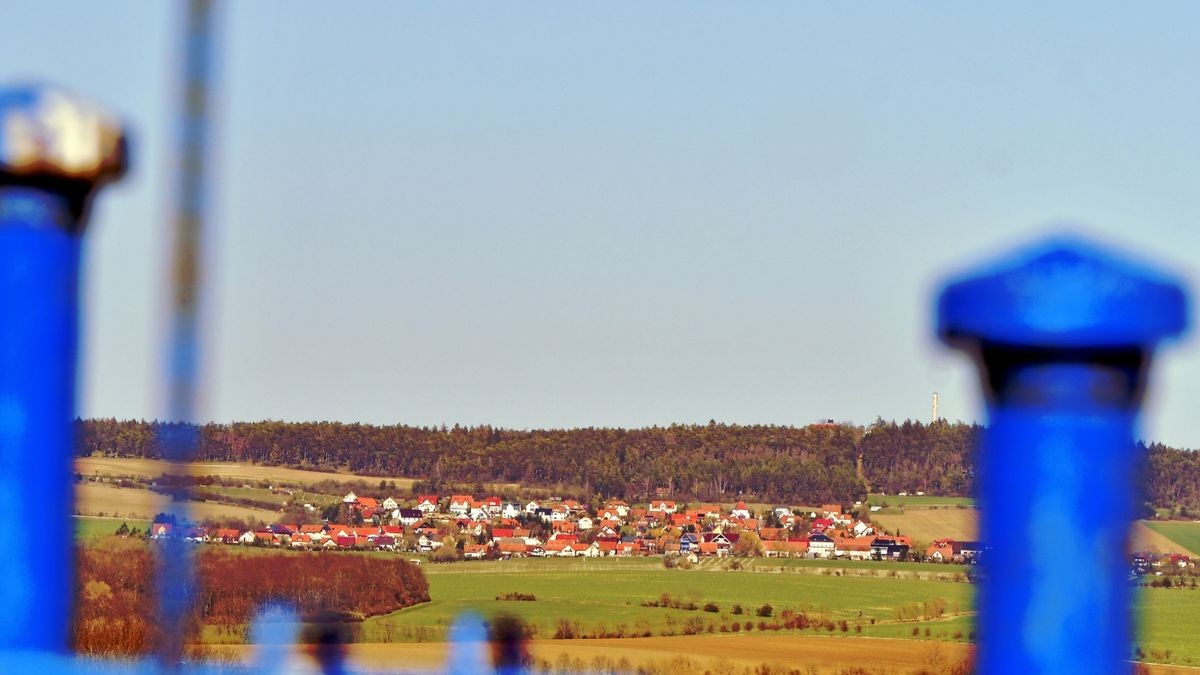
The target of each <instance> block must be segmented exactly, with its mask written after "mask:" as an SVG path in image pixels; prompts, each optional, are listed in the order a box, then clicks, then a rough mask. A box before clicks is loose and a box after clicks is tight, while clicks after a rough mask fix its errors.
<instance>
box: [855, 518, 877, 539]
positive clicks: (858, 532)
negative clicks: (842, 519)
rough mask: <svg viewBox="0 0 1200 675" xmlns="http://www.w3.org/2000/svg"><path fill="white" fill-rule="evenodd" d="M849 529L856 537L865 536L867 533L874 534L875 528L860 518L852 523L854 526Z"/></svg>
mask: <svg viewBox="0 0 1200 675" xmlns="http://www.w3.org/2000/svg"><path fill="white" fill-rule="evenodd" d="M850 531H851V532H853V533H854V536H856V537H865V536H867V535H868V534H874V533H875V528H873V527H871V526H870V525H868V524H866V523H864V522H863V521H861V520H860V521H858V522H856V523H854V527H853V528H851V530H850Z"/></svg>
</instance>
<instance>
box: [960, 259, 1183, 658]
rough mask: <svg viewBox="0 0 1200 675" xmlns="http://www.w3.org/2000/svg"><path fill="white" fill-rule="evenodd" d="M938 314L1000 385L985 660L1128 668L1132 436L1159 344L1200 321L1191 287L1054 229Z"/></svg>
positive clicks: (987, 529)
mask: <svg viewBox="0 0 1200 675" xmlns="http://www.w3.org/2000/svg"><path fill="white" fill-rule="evenodd" d="M937 312H938V316H937V321H938V333H939V335H940V336H941V338H942V339H943V340H945V341H946V342H947V343H948V344H951V345H953V346H956V347H959V348H962V349H965V350H967V351H968V352H970V353H971V354H972V355H973V356H974V357H975V359H976V362H977V364H978V366H979V371H980V376H981V380H982V383H983V389H984V393H985V396H986V398H987V408H988V417H989V424H988V429H987V432H986V435H985V437H984V442H983V447H982V448H981V449H980V453H981V454H980V458H979V461H978V462H977V466H978V467H979V477H978V485H979V497H980V506H981V509H982V511H981V513H982V516H981V518H982V522H981V533H982V539H983V543H984V545H985V547H986V550H985V551H984V553H983V556H982V563H981V564H982V567H983V584H982V587H981V589H980V591H979V610H980V614H979V622H978V623H979V637H980V646H979V653H978V657H979V659H978V669H979V672H980V673H984V674H985V675H987V674H1000V673H1004V674H1010V673H1058V674H1061V673H1081V674H1082V673H1088V674H1089V675H1104V674H1106V673H1128V672H1131V670H1132V667H1131V665H1130V663H1129V659H1130V651H1131V642H1130V640H1131V632H1130V603H1129V600H1130V584H1129V582H1128V581H1127V579H1128V576H1129V557H1128V551H1127V540H1128V536H1129V528H1130V525H1131V524H1132V519H1133V504H1134V491H1135V484H1134V481H1135V480H1136V468H1137V465H1138V463H1139V460H1140V458H1139V457H1137V456H1136V455H1135V446H1134V440H1135V439H1136V438H1137V418H1138V413H1139V409H1140V406H1141V401H1142V394H1143V391H1144V389H1145V378H1146V373H1147V370H1148V367H1149V364H1150V357H1151V354H1152V353H1153V351H1154V348H1155V347H1156V346H1157V345H1158V344H1159V343H1160V342H1162V341H1163V340H1164V339H1167V338H1170V337H1174V336H1178V335H1180V334H1181V333H1182V332H1183V331H1184V330H1185V327H1186V325H1187V301H1186V298H1185V296H1184V291H1183V290H1182V287H1181V285H1180V284H1179V283H1178V282H1177V281H1175V280H1173V279H1171V278H1168V277H1167V276H1165V275H1163V274H1162V273H1160V272H1158V271H1156V270H1153V269H1148V268H1143V267H1139V266H1136V265H1134V264H1132V263H1130V262H1128V261H1126V260H1123V259H1121V258H1119V257H1117V256H1114V255H1112V254H1111V253H1108V252H1106V251H1102V250H1100V249H1097V248H1095V247H1093V246H1090V245H1088V244H1084V243H1082V242H1077V241H1052V242H1049V243H1047V244H1044V245H1042V246H1040V247H1036V248H1033V249H1030V250H1027V251H1023V252H1021V253H1018V254H1016V255H1014V256H1012V257H1011V258H1007V259H1004V260H1002V261H1000V262H998V263H996V264H994V265H991V266H988V267H985V268H983V269H979V270H976V271H974V272H972V273H969V274H967V275H964V276H963V277H961V278H958V279H955V280H953V282H952V283H950V284H948V285H947V286H946V287H945V289H944V291H943V292H942V294H941V297H940V298H939V299H938V308H937ZM1045 538H1049V539H1051V540H1052V541H1053V542H1054V545H1053V546H1052V547H1051V549H1050V552H1047V551H1046V550H1044V549H1043V548H1042V547H1041V546H1039V542H1041V541H1043V539H1045ZM1061 552H1070V553H1069V554H1067V555H1060V553H1061Z"/></svg>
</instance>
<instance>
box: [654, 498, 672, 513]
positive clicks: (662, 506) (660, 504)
mask: <svg viewBox="0 0 1200 675" xmlns="http://www.w3.org/2000/svg"><path fill="white" fill-rule="evenodd" d="M650 510H651V511H662V512H663V513H675V510H676V507H675V502H673V501H670V500H667V499H659V500H656V501H652V502H650Z"/></svg>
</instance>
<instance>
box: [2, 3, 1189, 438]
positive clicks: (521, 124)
mask: <svg viewBox="0 0 1200 675" xmlns="http://www.w3.org/2000/svg"><path fill="white" fill-rule="evenodd" d="M177 9H178V8H177V7H175V6H174V5H173V4H171V3H163V2H157V1H151V0H145V1H143V2H124V3H78V2H50V1H39V2H29V3H24V4H22V5H17V4H15V3H5V4H4V5H3V6H2V8H0V26H2V28H0V31H2V35H3V39H2V40H0V79H3V80H13V79H28V78H37V79H45V80H50V81H54V82H59V83H62V84H65V85H67V86H69V87H71V88H73V89H76V90H79V91H81V92H85V93H87V94H89V95H91V96H93V97H94V98H96V99H98V100H100V101H103V102H104V103H106V104H107V105H108V106H109V107H111V108H113V109H115V110H118V111H120V112H122V113H123V114H124V115H125V117H126V118H127V119H128V121H129V123H130V125H131V127H132V129H133V131H134V133H135V136H136V141H137V142H136V146H135V147H136V166H135V169H134V171H133V173H132V175H131V176H130V177H129V179H128V180H127V181H126V182H125V183H123V184H122V185H120V186H118V187H116V188H113V189H111V190H110V191H109V192H107V193H106V194H105V196H104V197H103V198H102V199H101V201H100V203H99V208H98V211H97V213H96V219H95V222H94V223H93V228H92V231H91V233H90V234H89V238H90V243H89V251H88V259H87V270H86V298H87V302H88V304H89V307H88V311H89V318H88V324H87V330H86V341H87V346H86V351H85V354H84V357H85V361H86V365H85V368H84V370H83V378H84V379H83V392H84V393H83V396H82V400H81V406H82V411H83V413H85V414H87V415H97V416H116V417H154V416H160V415H162V414H163V413H164V405H163V404H162V403H161V401H160V392H161V390H162V385H161V380H162V375H161V373H160V368H159V364H160V363H161V358H160V356H159V353H160V351H161V336H162V334H163V332H164V331H163V325H162V324H163V322H162V312H161V308H162V307H163V306H164V298H165V289H164V287H163V282H162V279H163V278H164V270H165V266H166V264H165V262H164V255H165V252H166V250H167V233H168V228H167V215H168V214H169V212H170V199H169V197H170V188H171V183H170V176H169V171H170V166H171V164H170V151H171V145H170V143H169V141H170V139H171V137H170V133H171V129H172V126H171V119H172V117H171V116H172V115H173V113H174V110H175V109H176V108H175V104H174V92H175V91H176V87H177V85H178V78H177V72H176V71H177V62H178V58H177V57H178V52H179V49H178V39H177V33H178V29H179V26H180V24H181V16H180V13H179V12H178V11H177ZM1198 15H1200V7H1198V6H1196V5H1194V4H1192V5H1189V4H1185V3H1179V4H1175V5H1172V4H1170V3H1164V4H1155V5H1153V6H1145V5H1142V6H1125V7H1122V6H1120V5H1116V4H1114V5H1108V6H1105V5H1099V4H1097V3H1063V4H1061V5H1057V6H1055V7H1053V8H1046V7H1042V6H1040V3H1027V4H1025V5H1024V6H1013V5H1007V6H1006V11H999V10H998V9H996V8H979V7H974V6H965V5H963V4H962V3H944V4H936V3H921V4H920V5H919V6H913V5H905V6H903V7H901V6H897V5H893V6H883V7H879V6H872V7H869V8H866V7H850V8H847V7H844V6H841V5H839V4H837V3H826V2H820V3H817V2H813V3H799V4H798V3H753V4H752V5H750V6H745V5H741V4H737V5H735V4H732V3H691V2H689V3H629V4H626V5H623V6H620V7H615V6H613V5H612V4H610V3H605V4H604V5H603V6H599V5H584V4H582V3H558V2H547V3H515V4H514V3H504V5H503V6H500V5H499V4H491V3H489V4H483V5H478V6H474V7H470V8H468V7H467V6H466V5H462V4H459V5H455V6H453V7H449V6H445V5H442V4H440V3H421V4H417V3H383V2H380V3H374V4H364V5H361V6H354V7H350V6H336V7H335V6H333V5H330V4H329V3H316V2H301V3H296V2H240V3H236V4H235V3H230V4H229V6H225V7H223V8H222V11H221V12H220V17H219V18H220V22H219V32H220V34H221V40H220V57H219V68H218V70H219V73H220V75H219V98H220V108H219V116H218V131H219V136H218V144H217V147H216V148H215V167H216V172H215V177H216V180H217V188H216V190H217V192H216V200H215V202H214V204H213V216H214V218H213V223H212V224H213V226H214V229H213V232H212V251H211V258H210V261H211V263H212V266H211V269H210V270H209V272H210V275H209V279H210V281H211V283H210V285H209V291H210V293H209V301H210V307H209V319H210V323H209V333H208V336H207V338H208V339H207V341H206V350H207V351H206V362H207V366H208V367H207V373H208V379H207V386H206V391H207V396H206V399H205V400H206V403H205V406H204V410H205V417H206V418H209V419H216V420H222V421H225V420H233V419H238V420H249V419H262V418H274V419H288V420H307V419H337V420H344V421H366V422H382V423H396V422H404V423H413V424H440V423H443V422H444V423H448V424H453V423H455V422H461V423H466V424H478V423H492V424H497V425H503V426H510V427H546V426H555V427H562V426H588V425H609V426H611V425H621V426H635V425H648V424H667V423H670V422H707V421H708V420H709V419H710V418H712V419H717V420H721V421H727V422H766V423H778V424H805V423H808V422H811V421H813V420H815V419H817V418H822V417H833V418H836V419H839V420H853V421H855V422H859V423H867V422H870V421H871V420H873V419H874V418H875V417H876V416H883V417H884V418H897V419H903V418H905V417H914V418H921V419H925V418H927V417H928V414H929V413H928V408H929V396H930V393H931V392H933V391H935V390H936V391H939V392H941V394H942V411H943V413H944V415H945V416H947V417H949V418H952V419H953V418H960V419H974V418H976V417H977V415H978V413H977V406H978V397H977V395H976V393H975V384H974V380H973V375H972V373H971V371H970V369H969V367H968V366H967V364H966V363H965V362H963V360H962V359H960V358H959V357H958V356H956V355H953V354H951V353H948V352H946V351H944V350H943V349H941V348H940V347H938V346H937V345H935V344H934V343H933V342H932V341H931V339H930V333H931V320H930V306H931V298H932V295H933V293H934V280H935V279H937V278H938V277H939V276H940V275H942V274H943V273H945V272H946V271H948V270H953V269H957V268H961V267H962V266H964V265H965V264H966V263H968V262H969V261H971V260H973V259H978V258H979V257H980V256H981V255H986V254H987V253H988V252H993V253H994V252H996V251H998V250H999V249H1001V248H1004V247H1007V246H1010V245H1013V244H1015V243H1018V242H1021V241H1023V240H1027V239H1029V238H1031V237H1033V236H1036V235H1037V234H1038V233H1040V232H1043V231H1044V230H1045V224H1046V223H1047V222H1050V221H1056V220H1062V219H1070V220H1074V221H1079V222H1082V223H1086V224H1087V225H1088V231H1090V232H1092V233H1094V234H1096V235H1097V236H1099V237H1101V238H1103V239H1106V240H1109V241H1115V242H1117V243H1119V244H1122V245H1127V246H1130V247H1132V248H1133V249H1135V250H1137V251H1139V252H1141V253H1142V254H1144V255H1146V256H1148V257H1151V258H1153V259H1157V260H1162V261H1166V262H1167V263H1169V264H1172V265H1174V266H1175V267H1176V268H1177V269H1179V270H1181V271H1183V272H1188V271H1189V270H1190V269H1194V268H1195V266H1196V265H1197V263H1198V261H1200V255H1198V254H1200V228H1198V227H1197V223H1198V221H1200V189H1198V188H1197V184H1196V183H1197V177H1198V176H1200V133H1198V127H1197V120H1198V119H1200V70H1197V69H1196V67H1195V66H1196V64H1197V63H1200V41H1197V40H1196V39H1195V26H1196V25H1197V23H1198V20H1200V16H1198ZM1192 344H1193V343H1191V342H1189V343H1185V344H1183V345H1181V346H1179V347H1176V348H1173V349H1171V350H1169V351H1168V352H1167V353H1166V354H1165V359H1163V360H1161V361H1160V362H1159V363H1160V366H1162V367H1160V368H1159V369H1158V376H1159V377H1158V382H1159V386H1158V387H1157V388H1156V390H1155V391H1154V392H1153V400H1154V402H1155V404H1156V407H1155V408H1154V410H1153V412H1152V414H1151V416H1150V418H1149V420H1148V421H1149V428H1148V429H1147V435H1150V436H1153V437H1154V438H1159V439H1163V440H1165V441H1168V442H1172V443H1175V444H1179V445H1185V446H1189V447H1194V446H1200V425H1197V423H1196V422H1195V413H1194V412H1193V410H1192V407H1193V405H1192V402H1194V401H1195V400H1197V399H1198V398H1200V354H1198V353H1197V351H1196V349H1195V347H1194V346H1192Z"/></svg>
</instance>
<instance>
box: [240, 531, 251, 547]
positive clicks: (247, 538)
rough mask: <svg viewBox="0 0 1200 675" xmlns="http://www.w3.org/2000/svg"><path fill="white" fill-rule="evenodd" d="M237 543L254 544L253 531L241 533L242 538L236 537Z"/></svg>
mask: <svg viewBox="0 0 1200 675" xmlns="http://www.w3.org/2000/svg"><path fill="white" fill-rule="evenodd" d="M238 543H239V544H253V543H254V530H246V531H245V532H243V533H242V536H240V537H238Z"/></svg>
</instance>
